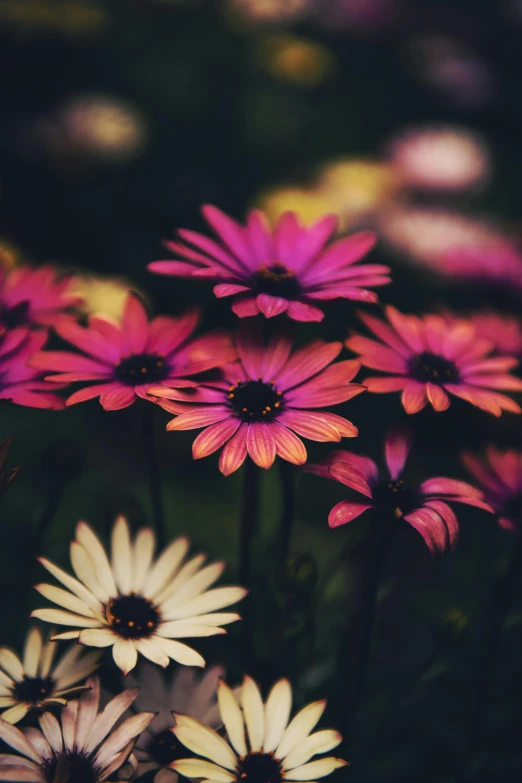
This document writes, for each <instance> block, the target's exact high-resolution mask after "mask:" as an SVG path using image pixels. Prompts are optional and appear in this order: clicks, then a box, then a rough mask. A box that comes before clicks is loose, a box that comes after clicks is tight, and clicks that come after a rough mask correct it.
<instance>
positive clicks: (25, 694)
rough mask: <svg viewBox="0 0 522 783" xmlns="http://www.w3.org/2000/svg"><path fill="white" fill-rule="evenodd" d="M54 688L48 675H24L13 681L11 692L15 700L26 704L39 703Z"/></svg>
mask: <svg viewBox="0 0 522 783" xmlns="http://www.w3.org/2000/svg"><path fill="white" fill-rule="evenodd" d="M53 690H54V681H53V680H52V679H51V678H50V677H24V679H23V680H20V681H19V682H16V683H15V686H14V689H13V692H14V697H15V699H16V700H17V701H23V702H25V703H26V704H34V705H35V706H36V705H37V704H40V703H41V702H42V701H44V699H47V698H48V697H49V696H50V695H51V693H52V692H53Z"/></svg>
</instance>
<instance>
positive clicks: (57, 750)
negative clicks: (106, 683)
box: [0, 677, 154, 783]
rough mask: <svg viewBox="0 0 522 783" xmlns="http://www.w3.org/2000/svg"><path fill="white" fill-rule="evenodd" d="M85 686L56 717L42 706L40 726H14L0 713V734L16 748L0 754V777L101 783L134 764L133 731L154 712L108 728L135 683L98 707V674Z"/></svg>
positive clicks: (128, 699)
mask: <svg viewBox="0 0 522 783" xmlns="http://www.w3.org/2000/svg"><path fill="white" fill-rule="evenodd" d="M89 686H90V689H89V690H88V691H87V692H86V693H84V694H83V695H82V696H81V698H80V699H78V701H71V702H69V704H68V705H67V706H66V707H64V709H63V710H62V712H61V713H60V721H58V720H57V719H56V718H55V717H54V715H52V714H51V713H50V712H45V713H44V714H43V715H42V716H41V718H40V720H39V723H40V729H41V730H40V729H36V728H29V729H25V730H24V731H20V729H18V728H17V727H16V726H13V725H12V724H10V723H7V722H6V721H4V720H1V719H0V739H2V740H3V741H4V742H5V743H7V745H10V746H11V747H12V748H14V750H16V751H18V753H20V754H21V755H20V756H15V755H12V754H6V753H1V754H0V780H9V781H28V783H56V781H70V783H73V782H74V783H101V781H104V780H107V779H108V778H109V777H110V776H111V775H113V774H114V773H115V772H116V771H117V770H119V769H120V768H121V767H122V766H123V765H124V764H125V763H127V762H130V764H131V767H134V768H135V766H136V760H135V759H134V757H132V756H131V752H132V749H133V747H134V743H135V742H136V737H137V736H138V734H140V733H141V732H142V731H143V729H144V728H145V727H146V726H148V724H149V723H150V722H151V720H152V719H153V717H154V713H151V712H142V713H140V714H138V715H133V716H132V717H131V718H128V719H127V720H125V721H124V722H123V723H121V724H120V725H119V726H118V728H117V729H115V730H114V731H112V729H113V727H114V725H115V724H116V722H117V721H118V720H119V719H120V717H121V716H122V715H123V713H124V712H125V710H127V709H128V708H129V707H130V705H131V704H132V702H133V701H134V699H135V698H136V696H137V695H138V690H137V688H133V689H131V690H126V691H123V693H120V694H119V695H118V696H116V697H115V698H114V699H112V701H110V702H109V703H108V704H107V706H106V707H105V709H104V710H103V711H102V712H100V713H98V706H99V701H100V683H99V680H98V678H97V677H93V678H92V679H91V680H89ZM111 731H112V733H110V732H111Z"/></svg>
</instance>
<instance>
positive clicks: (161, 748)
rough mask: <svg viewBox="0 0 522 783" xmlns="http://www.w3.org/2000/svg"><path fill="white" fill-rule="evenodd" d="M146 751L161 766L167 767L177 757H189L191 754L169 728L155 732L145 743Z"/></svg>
mask: <svg viewBox="0 0 522 783" xmlns="http://www.w3.org/2000/svg"><path fill="white" fill-rule="evenodd" d="M147 753H148V754H149V756H150V757H151V759H153V761H156V762H157V763H158V764H159V765H160V766H161V767H167V766H168V765H169V764H172V762H173V761H177V760H178V759H186V758H191V757H192V756H193V754H192V753H191V752H190V750H188V748H186V747H185V746H184V745H182V744H181V742H180V741H179V740H178V738H177V737H176V736H175V734H173V733H172V731H170V730H169V729H165V731H161V732H160V733H159V734H155V735H154V736H153V738H152V739H151V741H150V742H149V744H148V745H147Z"/></svg>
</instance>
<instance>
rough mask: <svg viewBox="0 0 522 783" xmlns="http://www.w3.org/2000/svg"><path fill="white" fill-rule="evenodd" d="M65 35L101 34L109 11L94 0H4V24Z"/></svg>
mask: <svg viewBox="0 0 522 783" xmlns="http://www.w3.org/2000/svg"><path fill="white" fill-rule="evenodd" d="M2 22H3V23H6V24H11V25H15V26H17V27H21V28H24V29H26V30H31V31H39V30H41V31H44V32H45V31H47V30H53V31H55V32H60V33H63V34H65V35H84V34H90V33H92V32H98V31H100V30H102V29H103V28H105V27H106V26H107V24H108V17H107V14H106V11H105V9H104V8H103V6H102V5H100V4H99V3H96V2H93V1H92V0H3V1H2V3H0V24H1V23H2Z"/></svg>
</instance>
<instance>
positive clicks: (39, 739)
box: [24, 726, 53, 759]
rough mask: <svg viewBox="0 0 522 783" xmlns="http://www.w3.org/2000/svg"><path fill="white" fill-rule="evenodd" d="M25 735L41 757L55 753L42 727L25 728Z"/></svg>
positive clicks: (46, 757) (44, 757)
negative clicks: (41, 729)
mask: <svg viewBox="0 0 522 783" xmlns="http://www.w3.org/2000/svg"><path fill="white" fill-rule="evenodd" d="M24 735H25V738H26V739H27V740H29V742H30V743H31V745H32V746H33V748H34V749H35V751H36V752H37V753H38V755H39V756H41V758H43V759H48V758H50V757H51V756H52V755H53V751H52V749H51V746H50V745H49V743H48V742H47V740H46V739H45V737H44V735H43V734H42V732H41V731H40V729H35V728H33V727H32V726H31V727H29V728H28V729H24Z"/></svg>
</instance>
